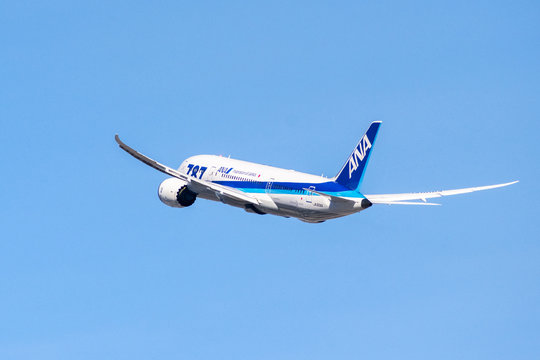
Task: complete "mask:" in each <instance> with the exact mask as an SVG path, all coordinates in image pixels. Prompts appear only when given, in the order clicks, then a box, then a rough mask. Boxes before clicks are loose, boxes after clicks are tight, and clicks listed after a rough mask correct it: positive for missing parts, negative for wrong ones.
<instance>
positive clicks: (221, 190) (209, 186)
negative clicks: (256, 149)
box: [114, 135, 259, 205]
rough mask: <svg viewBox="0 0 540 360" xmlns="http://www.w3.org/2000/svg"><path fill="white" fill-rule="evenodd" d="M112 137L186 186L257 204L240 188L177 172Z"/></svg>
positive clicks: (121, 146)
mask: <svg viewBox="0 0 540 360" xmlns="http://www.w3.org/2000/svg"><path fill="white" fill-rule="evenodd" d="M114 139H115V140H116V142H117V143H118V145H119V146H120V148H122V150H124V151H126V152H127V153H128V154H130V155H131V156H133V157H134V158H135V159H137V160H140V161H142V162H143V163H145V164H146V165H148V166H151V167H153V168H154V169H156V170H158V171H161V172H162V173H165V174H167V175H169V176H173V177H175V178H178V179H180V180H184V181H186V182H187V183H188V186H189V187H190V188H191V189H192V190H193V191H195V192H200V191H202V190H207V191H211V192H214V193H215V194H216V197H217V198H218V199H222V198H223V197H228V198H230V199H233V200H236V201H243V202H246V203H248V204H253V205H259V201H258V200H257V199H255V198H254V197H252V196H249V195H248V194H246V193H244V192H242V191H240V190H237V189H233V188H231V187H228V186H223V185H219V184H214V183H212V182H209V181H206V180H201V179H196V178H194V177H190V176H187V175H186V174H182V173H181V172H178V171H176V170H174V169H172V168H170V167H168V166H166V165H163V164H161V163H159V162H157V161H155V160H153V159H150V158H149V157H148V156H145V155H143V154H141V153H140V152H138V151H136V150H134V149H132V148H130V147H129V146H127V145H126V144H124V143H123V142H122V140H120V138H119V137H118V135H115V136H114Z"/></svg>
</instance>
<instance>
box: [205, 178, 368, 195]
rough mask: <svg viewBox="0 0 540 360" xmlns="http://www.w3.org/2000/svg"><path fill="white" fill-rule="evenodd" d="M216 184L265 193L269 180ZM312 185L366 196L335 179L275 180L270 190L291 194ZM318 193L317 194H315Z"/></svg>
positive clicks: (333, 193)
mask: <svg viewBox="0 0 540 360" xmlns="http://www.w3.org/2000/svg"><path fill="white" fill-rule="evenodd" d="M214 183H216V184H220V185H224V186H229V187H232V188H235V189H238V190H241V191H244V192H246V193H264V192H266V187H267V185H268V182H263V181H255V182H252V181H223V180H222V181H214ZM310 186H313V187H315V190H316V191H320V192H324V193H328V194H329V195H333V196H343V197H355V198H364V195H362V194H361V193H359V192H357V191H353V190H350V189H348V188H346V187H345V186H343V185H340V184H338V183H335V182H333V181H329V182H325V183H297V182H280V181H274V182H273V183H272V188H271V190H270V192H271V193H272V194H291V195H298V194H300V193H302V192H303V189H308V188H309V187H310ZM314 195H317V194H314Z"/></svg>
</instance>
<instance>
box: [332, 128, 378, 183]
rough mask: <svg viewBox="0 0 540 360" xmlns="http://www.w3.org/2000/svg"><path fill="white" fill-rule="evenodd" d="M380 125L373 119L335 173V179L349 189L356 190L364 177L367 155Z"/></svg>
mask: <svg viewBox="0 0 540 360" xmlns="http://www.w3.org/2000/svg"><path fill="white" fill-rule="evenodd" d="M380 126H381V122H380V121H374V122H372V123H371V126H370V127H369V129H368V130H367V131H366V133H365V135H364V136H363V137H362V138H361V139H360V142H359V143H358V145H356V147H355V148H354V150H353V152H352V154H351V156H349V159H348V160H347V162H346V163H345V165H343V168H342V169H341V171H340V172H339V174H337V175H336V177H335V181H336V182H337V183H338V184H340V185H343V186H345V187H347V188H349V189H351V190H358V188H359V187H360V184H361V183H362V178H363V177H364V171H365V170H366V166H367V163H368V161H369V156H370V155H371V150H372V148H373V144H374V143H375V139H376V138H377V132H378V131H379V127H380Z"/></svg>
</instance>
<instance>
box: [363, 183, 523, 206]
mask: <svg viewBox="0 0 540 360" xmlns="http://www.w3.org/2000/svg"><path fill="white" fill-rule="evenodd" d="M517 182H518V181H512V182H509V183H505V184H497V185H488V186H479V187H471V188H464V189H455V190H443V191H433V192H424V193H405V194H380V195H366V198H367V199H368V200H369V201H371V202H372V203H374V204H398V205H439V204H432V203H427V202H426V199H431V198H437V197H443V196H450V195H459V194H467V193H471V192H475V191H481V190H489V189H496V188H499V187H503V186H508V185H512V184H515V183H517ZM407 200H422V201H423V202H408V201H407Z"/></svg>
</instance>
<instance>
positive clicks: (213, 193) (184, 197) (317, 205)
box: [115, 121, 518, 223]
mask: <svg viewBox="0 0 540 360" xmlns="http://www.w3.org/2000/svg"><path fill="white" fill-rule="evenodd" d="M380 126H381V121H374V122H373V123H371V125H370V127H369V128H368V130H367V131H366V133H365V134H364V136H362V138H361V139H360V141H359V142H358V144H357V145H356V146H355V148H354V149H353V151H352V153H351V155H350V156H349V157H348V158H347V161H346V162H345V164H344V165H343V167H342V168H341V170H340V171H339V173H338V174H337V175H336V176H334V177H333V178H327V177H323V176H317V175H311V174H307V173H302V172H297V171H294V170H287V169H282V168H277V167H273V166H267V165H262V164H257V163H252V162H247V161H242V160H236V159H231V158H230V157H223V156H217V155H196V156H192V157H189V158H187V159H186V160H184V162H182V164H181V165H180V167H179V168H178V169H177V170H174V169H173V168H170V167H168V166H166V165H163V164H161V163H159V162H157V161H155V160H152V159H150V158H149V157H147V156H145V155H143V154H141V153H139V152H137V151H135V150H134V149H132V148H131V147H129V146H127V145H126V144H124V143H123V142H122V141H121V140H120V138H119V137H118V135H115V140H116V142H117V143H118V145H119V146H120V148H122V149H123V150H125V151H126V152H127V153H128V154H130V155H131V156H133V157H135V158H136V159H138V160H140V161H142V162H143V163H145V164H146V165H149V166H151V167H153V168H154V169H156V170H159V171H161V172H163V173H165V174H167V175H169V176H171V177H170V178H168V179H166V180H165V181H163V182H162V183H161V184H160V185H159V188H158V196H159V199H160V200H161V201H162V202H163V203H164V204H166V205H168V206H171V207H175V208H184V207H188V206H191V205H193V203H194V202H195V200H196V199H197V198H202V199H207V200H213V201H220V202H222V203H224V204H227V205H231V206H235V207H239V208H242V209H244V210H245V211H247V212H250V213H255V214H260V215H263V214H272V215H278V216H283V217H286V218H289V217H293V218H297V219H299V220H301V221H304V222H307V223H321V222H324V221H326V220H329V219H334V218H339V217H342V216H346V215H351V214H354V213H357V212H360V211H363V210H366V209H368V208H369V207H371V206H372V205H373V204H390V205H440V204H435V203H429V202H427V199H431V198H437V197H442V196H449V195H458V194H465V193H470V192H474V191H480V190H488V189H495V188H499V187H503V186H508V185H512V184H515V183H517V182H518V181H513V182H508V183H504V184H497V185H489V186H480V187H471V188H463V189H455V190H443V191H433V192H422V193H404V194H379V195H364V194H363V193H361V192H360V185H361V184H362V179H363V178H364V174H365V170H366V166H367V164H368V161H369V158H370V156H371V152H372V150H373V145H374V143H375V140H376V138H377V134H378V132H379V128H380ZM411 200H421V201H416V202H415V201H411Z"/></svg>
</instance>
